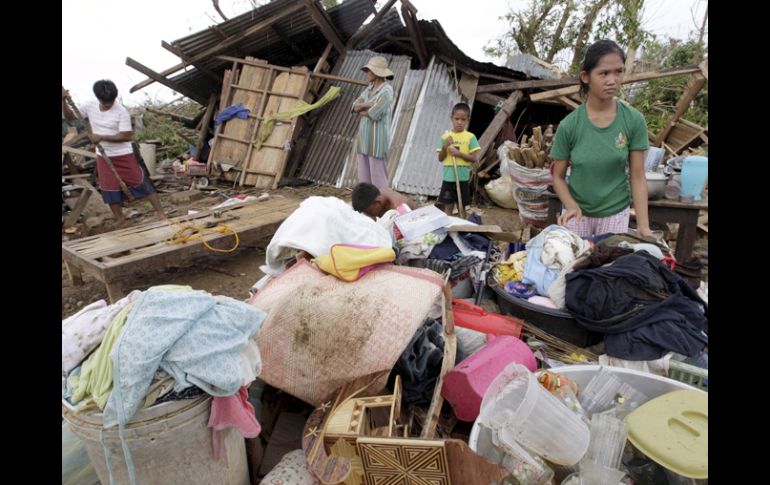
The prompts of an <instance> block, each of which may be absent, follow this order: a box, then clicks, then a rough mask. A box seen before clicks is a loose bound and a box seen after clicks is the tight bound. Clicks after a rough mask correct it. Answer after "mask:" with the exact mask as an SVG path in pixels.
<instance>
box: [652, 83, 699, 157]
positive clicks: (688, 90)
mask: <svg viewBox="0 0 770 485" xmlns="http://www.w3.org/2000/svg"><path fill="white" fill-rule="evenodd" d="M705 84H706V78H705V77H704V76H703V74H701V73H700V72H696V73H695V74H693V75H692V77H691V78H690V81H689V82H688V83H687V86H685V88H684V92H683V93H682V96H681V97H680V98H679V101H678V102H677V103H676V110H675V111H674V114H673V115H671V117H670V118H669V119H668V120H666V123H665V124H664V125H663V129H662V130H660V133H659V134H658V138H657V143H656V145H657V144H659V143H661V142H663V141H665V140H666V137H667V136H668V134H669V133H671V129H672V128H674V124H676V122H677V120H679V118H681V117H682V115H683V114H684V112H685V111H687V108H689V107H690V104H691V103H692V101H693V100H694V99H695V96H697V95H698V93H699V92H700V90H701V89H703V86H705Z"/></svg>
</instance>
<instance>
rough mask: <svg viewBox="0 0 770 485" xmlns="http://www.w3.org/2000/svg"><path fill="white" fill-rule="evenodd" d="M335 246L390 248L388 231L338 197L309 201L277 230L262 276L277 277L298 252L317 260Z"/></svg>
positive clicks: (318, 198) (308, 199)
mask: <svg viewBox="0 0 770 485" xmlns="http://www.w3.org/2000/svg"><path fill="white" fill-rule="evenodd" d="M334 244H360V245H364V246H375V247H388V248H389V247H391V246H392V242H391V238H390V235H389V234H388V231H387V230H386V229H385V228H383V227H382V226H381V225H379V224H377V223H376V222H374V221H373V220H372V219H370V218H369V217H368V216H366V215H364V214H361V213H359V212H356V211H354V210H353V208H352V207H351V206H350V205H349V204H347V203H345V202H344V201H343V200H341V199H338V198H336V197H309V198H307V199H305V200H304V201H303V202H302V203H301V204H300V205H299V207H298V208H297V209H296V210H295V211H294V212H293V213H292V214H291V215H290V216H289V217H288V218H287V219H286V220H285V221H283V224H281V226H280V227H279V228H278V230H277V231H276V232H275V235H274V236H273V239H272V240H271V241H270V244H269V245H268V246H267V255H266V262H267V264H265V265H263V266H261V267H260V269H261V270H262V272H263V273H265V274H268V275H277V274H279V273H281V272H283V271H284V269H285V267H284V262H285V261H286V259H288V258H290V257H292V255H293V254H295V252H296V250H303V251H307V252H308V253H310V255H311V256H313V257H317V256H319V255H321V254H323V253H327V252H329V250H330V249H331V247H332V246H333V245H334Z"/></svg>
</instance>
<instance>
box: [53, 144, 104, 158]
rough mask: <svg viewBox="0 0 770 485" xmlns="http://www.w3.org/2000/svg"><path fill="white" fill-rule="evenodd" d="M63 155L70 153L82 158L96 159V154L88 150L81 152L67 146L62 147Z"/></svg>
mask: <svg viewBox="0 0 770 485" xmlns="http://www.w3.org/2000/svg"><path fill="white" fill-rule="evenodd" d="M61 151H62V153H69V154H70V155H80V156H81V157H88V158H96V153H93V152H89V151H87V150H81V149H79V148H72V147H68V146H67V145H62V146H61Z"/></svg>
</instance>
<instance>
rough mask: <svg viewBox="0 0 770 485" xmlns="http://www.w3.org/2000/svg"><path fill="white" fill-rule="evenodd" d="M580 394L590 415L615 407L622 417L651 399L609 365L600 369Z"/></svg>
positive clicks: (581, 400) (582, 402) (617, 413)
mask: <svg viewBox="0 0 770 485" xmlns="http://www.w3.org/2000/svg"><path fill="white" fill-rule="evenodd" d="M579 396H580V404H581V405H582V406H583V409H585V411H586V412H587V413H588V414H589V416H590V415H593V414H596V413H603V412H605V411H607V410H609V409H612V408H615V414H616V415H617V416H618V417H621V418H622V417H625V415H626V414H628V413H629V412H631V411H633V410H634V409H636V408H638V407H639V406H641V405H642V404H643V403H645V402H647V401H648V400H649V397H648V396H646V395H645V394H644V393H643V392H641V391H639V390H637V389H636V388H634V386H633V385H630V384H628V383H627V382H623V381H622V380H621V379H620V377H618V375H617V374H615V373H614V372H612V371H611V370H610V369H609V368H607V367H602V368H600V369H599V372H597V373H596V374H595V375H594V377H593V378H592V379H591V382H589V383H588V385H586V386H584V387H583V388H582V390H581V391H580V394H579Z"/></svg>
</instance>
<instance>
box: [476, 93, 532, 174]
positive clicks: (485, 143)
mask: <svg viewBox="0 0 770 485" xmlns="http://www.w3.org/2000/svg"><path fill="white" fill-rule="evenodd" d="M523 96H524V93H523V92H521V91H514V92H512V93H511V94H510V96H508V98H507V99H506V100H505V103H503V107H502V108H501V109H500V111H498V112H497V114H496V115H495V117H494V118H493V119H492V122H491V123H490V124H489V126H488V127H487V129H486V130H484V133H483V134H482V135H481V139H480V140H479V145H480V146H481V150H480V151H479V153H482V154H484V153H486V152H487V150H489V148H490V147H491V146H492V143H493V142H494V141H495V138H497V134H498V133H500V130H501V129H502V128H503V125H504V124H505V122H506V121H507V120H508V118H510V117H511V114H513V111H514V110H515V109H516V104H517V103H518V102H519V100H520V99H521V98H522V97H523ZM480 164H481V160H479V161H478V163H476V164H474V169H478V168H479V165H480Z"/></svg>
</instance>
